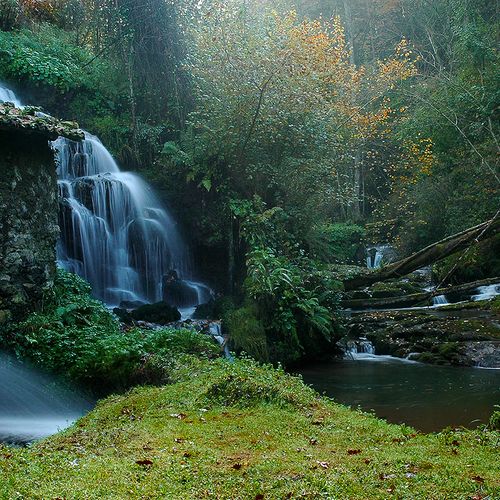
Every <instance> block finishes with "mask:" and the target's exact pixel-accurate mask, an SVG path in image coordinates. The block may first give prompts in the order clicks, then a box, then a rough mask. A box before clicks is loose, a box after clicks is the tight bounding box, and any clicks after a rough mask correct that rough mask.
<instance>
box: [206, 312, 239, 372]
mask: <svg viewBox="0 0 500 500" xmlns="http://www.w3.org/2000/svg"><path fill="white" fill-rule="evenodd" d="M208 331H209V333H210V335H211V336H212V337H213V338H214V339H215V340H216V341H217V342H218V343H219V344H220V345H221V346H222V347H223V348H224V356H225V357H226V359H228V360H229V361H231V362H232V361H234V358H233V356H232V355H231V353H230V352H229V347H228V345H227V340H226V339H225V338H224V337H223V335H222V326H221V322H220V321H212V322H211V323H210V326H209V329H208Z"/></svg>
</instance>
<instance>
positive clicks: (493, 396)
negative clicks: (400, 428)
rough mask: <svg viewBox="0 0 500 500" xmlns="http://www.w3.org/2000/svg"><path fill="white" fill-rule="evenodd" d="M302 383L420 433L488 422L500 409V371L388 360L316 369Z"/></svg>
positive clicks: (309, 370) (370, 358)
mask: <svg viewBox="0 0 500 500" xmlns="http://www.w3.org/2000/svg"><path fill="white" fill-rule="evenodd" d="M300 374H301V375H302V376H303V379H304V382H306V383H307V384H309V385H311V386H313V387H314V388H315V389H316V390H317V391H319V392H320V393H324V394H325V395H327V396H329V397H332V398H334V399H335V400H336V401H337V402H339V403H343V404H346V405H349V406H351V407H353V408H356V407H358V406H359V407H360V408H361V409H363V410H365V411H373V412H374V413H375V415H377V416H378V417H381V418H384V419H386V420H388V421H389V422H392V423H405V424H408V425H410V426H412V427H415V428H416V429H418V430H420V431H423V432H434V431H440V430H442V429H444V428H446V427H448V426H452V427H454V426H464V427H469V428H472V427H476V426H477V425H479V424H484V423H487V422H488V419H489V416H490V415H491V413H492V412H493V410H494V405H496V404H500V370H487V369H479V368H459V367H448V366H446V367H444V366H432V365H426V364H422V363H415V362H408V361H405V360H398V359H396V358H391V357H389V356H373V355H366V357H365V358H364V359H357V360H343V361H338V362H330V363H323V364H315V365H314V366H310V367H306V368H303V369H302V370H300Z"/></svg>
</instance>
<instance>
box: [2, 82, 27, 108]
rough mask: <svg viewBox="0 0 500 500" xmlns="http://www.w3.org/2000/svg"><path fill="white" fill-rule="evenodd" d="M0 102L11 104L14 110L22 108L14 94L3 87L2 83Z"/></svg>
mask: <svg viewBox="0 0 500 500" xmlns="http://www.w3.org/2000/svg"><path fill="white" fill-rule="evenodd" d="M0 102H11V103H12V104H14V106H16V108H21V107H22V104H21V101H20V100H19V99H18V98H17V96H16V94H14V92H12V90H10V89H9V88H7V87H5V86H4V84H3V83H2V82H0Z"/></svg>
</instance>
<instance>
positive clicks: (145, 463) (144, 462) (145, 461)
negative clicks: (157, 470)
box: [135, 458, 153, 467]
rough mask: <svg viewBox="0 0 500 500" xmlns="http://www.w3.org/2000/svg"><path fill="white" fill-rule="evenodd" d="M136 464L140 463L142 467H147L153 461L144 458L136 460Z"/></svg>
mask: <svg viewBox="0 0 500 500" xmlns="http://www.w3.org/2000/svg"><path fill="white" fill-rule="evenodd" d="M135 463H136V464H137V465H142V466H143V467H149V466H151V465H153V461H152V460H149V458H145V459H144V460H136V462H135Z"/></svg>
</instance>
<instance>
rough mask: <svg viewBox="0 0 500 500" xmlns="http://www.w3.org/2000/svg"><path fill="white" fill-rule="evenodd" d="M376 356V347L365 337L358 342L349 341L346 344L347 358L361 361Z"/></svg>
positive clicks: (357, 340)
mask: <svg viewBox="0 0 500 500" xmlns="http://www.w3.org/2000/svg"><path fill="white" fill-rule="evenodd" d="M374 355H375V347H374V345H373V344H372V343H371V342H370V341H369V340H368V339H366V338H365V337H360V338H359V339H356V340H348V341H347V342H346V343H345V358H346V359H360V358H363V357H367V356H374Z"/></svg>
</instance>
